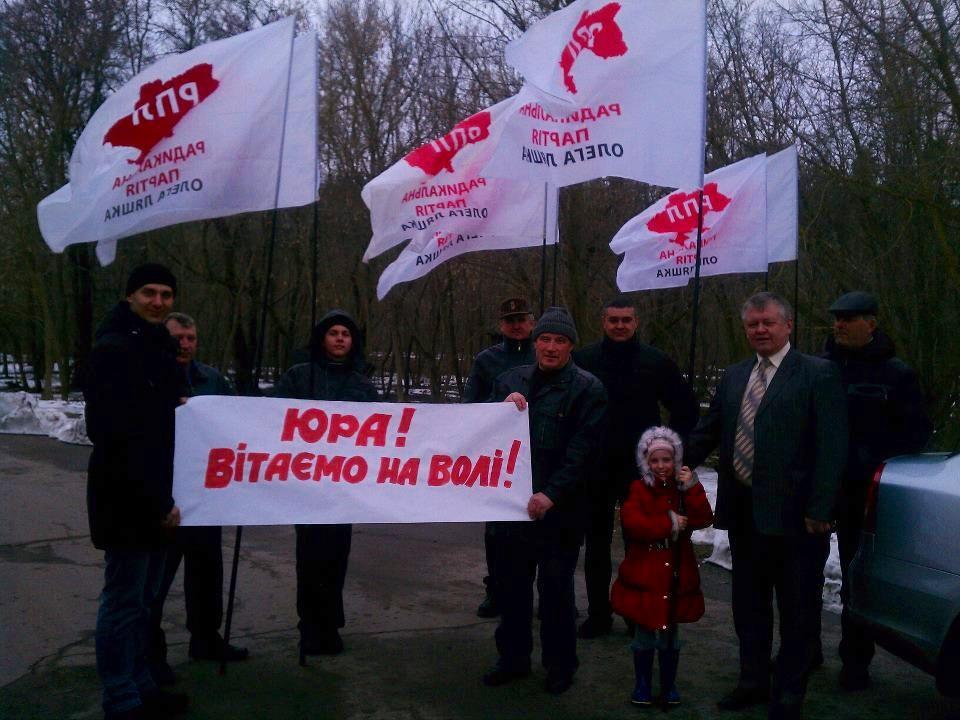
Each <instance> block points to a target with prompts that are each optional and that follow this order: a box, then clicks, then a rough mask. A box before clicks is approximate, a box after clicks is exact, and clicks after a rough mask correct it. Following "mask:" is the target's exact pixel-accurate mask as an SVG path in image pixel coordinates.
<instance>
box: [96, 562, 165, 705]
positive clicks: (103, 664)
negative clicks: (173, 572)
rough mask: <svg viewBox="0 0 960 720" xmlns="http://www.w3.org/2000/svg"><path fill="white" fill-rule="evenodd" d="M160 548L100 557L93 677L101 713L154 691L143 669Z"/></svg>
mask: <svg viewBox="0 0 960 720" xmlns="http://www.w3.org/2000/svg"><path fill="white" fill-rule="evenodd" d="M164 557H165V552H164V551H163V550H138V549H122V550H107V551H106V552H105V553H104V559H105V560H106V564H107V567H106V571H105V573H104V583H103V592H102V593H101V594H100V608H99V610H98V611H97V630H96V650H97V674H98V675H99V676H100V682H101V683H102V684H103V710H104V712H108V713H120V712H124V711H126V710H131V709H133V708H135V707H137V706H138V705H141V704H142V698H143V695H144V694H145V693H151V692H154V691H155V690H156V684H155V683H154V682H153V678H152V677H151V676H150V671H149V670H148V669H147V651H148V649H149V645H148V637H149V632H150V606H151V604H152V603H153V601H154V599H155V598H156V596H157V594H158V593H159V592H160V584H161V582H162V581H163V563H164Z"/></svg>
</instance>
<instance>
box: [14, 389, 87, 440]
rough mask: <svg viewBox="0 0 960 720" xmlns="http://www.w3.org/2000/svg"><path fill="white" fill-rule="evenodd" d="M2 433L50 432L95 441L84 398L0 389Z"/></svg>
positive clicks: (54, 435)
mask: <svg viewBox="0 0 960 720" xmlns="http://www.w3.org/2000/svg"><path fill="white" fill-rule="evenodd" d="M0 433H7V434H10V435H47V436H49V437H52V438H56V439H57V440H60V441H61V442H67V443H73V444H75V445H91V444H92V443H91V442H90V440H89V439H88V438H87V425H86V421H85V420H84V417H83V403H82V402H79V401H64V400H40V399H39V398H38V397H37V396H36V395H31V394H30V393H26V392H14V393H0Z"/></svg>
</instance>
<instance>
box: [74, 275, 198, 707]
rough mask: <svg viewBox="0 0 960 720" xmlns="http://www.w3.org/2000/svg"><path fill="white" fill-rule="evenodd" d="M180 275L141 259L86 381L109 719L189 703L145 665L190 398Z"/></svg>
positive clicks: (100, 651) (100, 335) (174, 518)
mask: <svg viewBox="0 0 960 720" xmlns="http://www.w3.org/2000/svg"><path fill="white" fill-rule="evenodd" d="M176 291H177V281H176V278H175V277H174V276H173V274H172V273H171V272H170V271H169V270H168V269H167V268H166V267H164V266H162V265H157V264H148V265H141V266H140V267H138V268H136V269H135V270H134V271H133V272H132V273H131V275H130V278H129V279H128V281H127V290H126V300H125V301H124V302H120V303H118V304H117V305H116V306H115V307H114V308H113V310H111V311H110V314H109V315H108V316H107V317H106V319H105V320H104V321H103V322H102V323H101V325H100V327H99V328H97V333H96V342H95V343H94V347H93V350H92V352H91V353H90V359H89V366H88V368H87V371H86V376H85V379H84V389H83V394H84V399H85V400H86V405H85V415H86V423H87V435H88V436H89V437H90V440H91V441H92V442H93V452H92V454H91V455H90V466H89V473H88V476H87V512H88V515H89V520H90V535H91V538H92V540H93V544H94V546H95V547H97V548H98V549H101V550H103V551H104V558H105V561H106V572H105V580H104V587H103V592H102V594H101V595H100V607H99V610H98V612H97V628H96V655H97V673H98V674H99V676H100V680H101V682H102V683H103V709H104V713H105V716H106V717H107V718H139V717H145V716H146V713H147V712H150V713H163V712H166V713H177V712H182V711H184V710H185V709H186V704H187V697H186V695H178V694H174V693H167V692H165V691H161V690H159V689H158V688H157V686H156V683H155V682H154V679H153V677H152V676H151V675H150V671H149V669H148V663H147V652H148V647H147V643H146V641H147V637H148V633H149V625H150V606H151V604H152V603H153V601H154V599H155V598H156V596H157V593H158V592H159V590H160V583H161V582H162V579H163V563H164V557H165V548H164V545H165V536H164V533H165V531H166V530H167V529H169V528H173V527H176V526H177V525H178V524H179V522H180V510H179V508H177V507H176V505H174V501H173V496H172V486H173V443H174V410H175V409H176V407H177V405H178V404H179V403H180V400H181V398H182V397H183V396H184V395H185V390H184V388H183V384H182V382H181V373H180V372H179V371H178V369H177V363H176V359H175V355H176V346H175V345H174V343H173V341H172V340H171V338H170V334H169V333H168V332H167V329H166V328H165V327H164V326H163V319H164V317H166V315H167V313H168V312H169V311H170V308H171V306H172V305H173V300H174V296H175V295H176Z"/></svg>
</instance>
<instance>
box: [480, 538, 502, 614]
mask: <svg viewBox="0 0 960 720" xmlns="http://www.w3.org/2000/svg"><path fill="white" fill-rule="evenodd" d="M496 526H497V523H494V522H488V523H485V524H484V526H483V551H484V555H485V556H486V559H487V576H486V577H485V578H484V579H483V584H484V585H486V587H487V595H489V596H490V597H491V598H493V600H494V602H499V598H498V597H497V554H498V553H497V546H496V544H497V537H498V535H497V531H496Z"/></svg>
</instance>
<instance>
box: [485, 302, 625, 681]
mask: <svg viewBox="0 0 960 720" xmlns="http://www.w3.org/2000/svg"><path fill="white" fill-rule="evenodd" d="M576 342H577V329H576V327H575V326H574V323H573V320H572V318H571V317H570V315H569V314H568V313H567V311H566V309H564V308H549V309H548V310H547V311H546V312H545V313H544V314H543V316H542V317H541V318H540V320H539V321H538V322H537V325H536V327H535V328H534V331H533V343H534V352H535V353H536V363H535V364H533V365H523V366H520V367H516V368H514V369H512V370H508V371H507V372H505V373H503V374H502V375H500V376H499V377H498V378H497V380H496V383H495V384H494V391H493V397H494V399H496V400H505V401H508V402H512V403H514V404H515V405H516V406H517V409H518V410H525V409H527V408H529V421H530V444H531V447H530V456H531V463H532V471H533V494H532V495H531V497H530V501H529V503H528V504H527V514H528V515H529V516H530V520H532V521H533V522H522V521H521V522H504V523H500V524H499V525H500V527H499V528H498V532H499V531H501V530H502V540H500V541H498V542H497V548H498V558H497V561H496V568H497V572H498V573H500V577H499V590H498V591H499V594H500V596H499V598H498V599H499V601H500V604H501V608H500V610H501V614H500V625H499V626H498V627H497V632H496V642H497V652H498V654H499V659H498V660H497V664H496V665H495V666H494V667H493V668H492V669H491V670H490V671H489V672H488V673H486V674H485V675H484V676H483V682H484V684H486V685H488V686H497V685H503V684H505V683H508V682H510V681H512V680H515V679H517V678H519V677H523V676H525V675H527V674H529V673H530V654H531V652H532V650H533V639H532V637H531V628H532V624H533V584H534V580H535V579H536V582H537V586H538V589H539V591H540V641H541V646H542V654H541V657H542V661H543V665H544V667H545V668H546V670H547V678H546V682H545V683H544V687H545V688H546V690H547V691H548V692H550V693H551V694H559V693H562V692H564V691H565V690H566V689H567V688H569V687H570V685H571V684H572V683H573V675H574V673H575V672H576V669H577V665H578V664H579V662H578V660H577V625H576V613H577V608H576V603H575V598H574V589H573V574H574V571H575V570H576V567H577V558H578V556H579V554H580V543H581V542H582V540H583V528H584V525H585V523H586V516H585V512H584V508H585V506H586V502H585V495H586V481H587V478H588V477H589V475H590V472H591V467H592V465H593V463H595V462H596V459H597V458H596V454H597V450H598V448H599V446H600V432H601V424H602V421H603V414H604V409H605V407H606V403H607V394H606V392H605V391H604V389H603V385H602V384H601V383H600V381H599V380H597V378H595V377H594V376H593V375H591V374H590V373H588V372H584V371H583V370H581V369H580V368H578V367H577V366H576V364H575V363H574V362H573V359H572V357H571V353H572V351H573V347H574V344H575V343H576Z"/></svg>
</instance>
